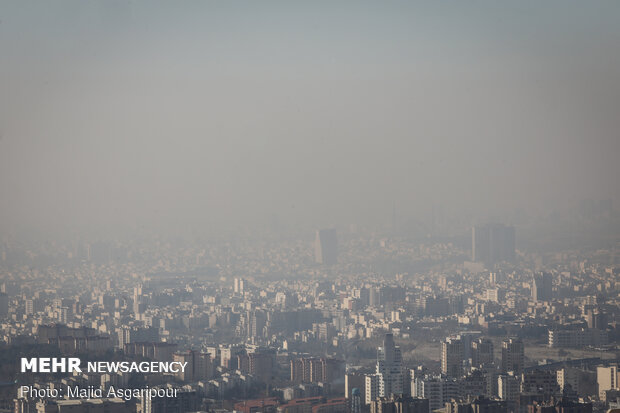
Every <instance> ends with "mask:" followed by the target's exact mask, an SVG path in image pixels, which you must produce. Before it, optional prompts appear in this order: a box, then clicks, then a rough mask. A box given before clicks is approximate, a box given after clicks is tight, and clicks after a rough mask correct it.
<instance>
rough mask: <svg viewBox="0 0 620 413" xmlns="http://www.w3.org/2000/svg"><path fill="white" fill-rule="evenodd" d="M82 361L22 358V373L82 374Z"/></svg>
mask: <svg viewBox="0 0 620 413" xmlns="http://www.w3.org/2000/svg"><path fill="white" fill-rule="evenodd" d="M80 362H81V361H80V359H79V358H77V357H69V358H64V357H61V358H56V357H38V358H31V359H27V358H23V357H22V373H26V372H31V373H73V372H78V373H81V372H82V369H80Z"/></svg>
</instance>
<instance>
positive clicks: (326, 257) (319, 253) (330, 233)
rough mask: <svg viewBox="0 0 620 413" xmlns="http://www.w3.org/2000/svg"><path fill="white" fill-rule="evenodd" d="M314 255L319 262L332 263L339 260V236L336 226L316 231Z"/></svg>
mask: <svg viewBox="0 0 620 413" xmlns="http://www.w3.org/2000/svg"><path fill="white" fill-rule="evenodd" d="M314 257H315V260H316V262H317V263H319V264H326V265H331V264H336V263H337V262H338V238H337V236H336V229H335V228H330V229H320V230H317V231H316V239H315V240H314Z"/></svg>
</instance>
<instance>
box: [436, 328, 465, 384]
mask: <svg viewBox="0 0 620 413" xmlns="http://www.w3.org/2000/svg"><path fill="white" fill-rule="evenodd" d="M441 372H442V373H443V374H445V375H446V376H448V377H460V376H461V374H462V373H463V341H462V340H460V339H456V338H453V337H448V338H446V339H445V340H444V341H442V342H441Z"/></svg>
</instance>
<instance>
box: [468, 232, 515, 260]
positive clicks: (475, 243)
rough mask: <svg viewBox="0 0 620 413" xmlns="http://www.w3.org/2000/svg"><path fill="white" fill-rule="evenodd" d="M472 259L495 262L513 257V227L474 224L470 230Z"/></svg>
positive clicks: (512, 258)
mask: <svg viewBox="0 0 620 413" xmlns="http://www.w3.org/2000/svg"><path fill="white" fill-rule="evenodd" d="M471 252H472V261H478V262H484V263H485V264H495V263H497V262H500V261H509V262H511V261H514V259H515V229H514V227H510V226H505V225H503V224H484V225H476V226H475V227H473V228H472V230H471Z"/></svg>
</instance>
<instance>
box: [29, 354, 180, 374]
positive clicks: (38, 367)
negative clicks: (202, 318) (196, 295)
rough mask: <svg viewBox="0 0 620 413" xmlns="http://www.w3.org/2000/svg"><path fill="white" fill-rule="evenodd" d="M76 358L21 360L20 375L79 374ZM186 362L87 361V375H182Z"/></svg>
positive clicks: (80, 370) (78, 361)
mask: <svg viewBox="0 0 620 413" xmlns="http://www.w3.org/2000/svg"><path fill="white" fill-rule="evenodd" d="M80 365H81V360H80V359H79V358H77V357H67V358H65V357H33V358H30V359H28V358H24V357H22V359H21V372H22V373H74V372H77V373H81V372H82V369H81V367H80ZM186 366H187V362H180V361H172V362H166V361H143V362H135V361H134V362H129V361H89V362H88V363H87V364H86V370H87V371H88V372H89V373H183V372H185V367H186Z"/></svg>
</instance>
